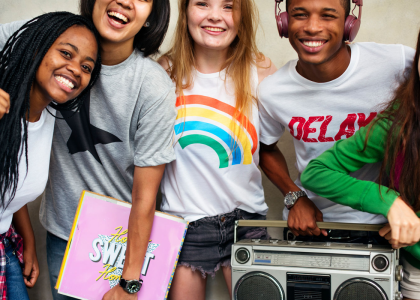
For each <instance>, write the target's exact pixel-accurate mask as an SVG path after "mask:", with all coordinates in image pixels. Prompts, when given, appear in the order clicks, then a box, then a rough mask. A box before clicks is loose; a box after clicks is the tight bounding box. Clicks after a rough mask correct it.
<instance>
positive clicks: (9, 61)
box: [0, 12, 101, 213]
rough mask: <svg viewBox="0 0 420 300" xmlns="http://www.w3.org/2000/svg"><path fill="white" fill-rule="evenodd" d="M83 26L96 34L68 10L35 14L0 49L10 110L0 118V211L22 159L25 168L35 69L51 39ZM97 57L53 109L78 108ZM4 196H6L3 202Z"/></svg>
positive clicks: (0, 81) (1, 82) (0, 76)
mask: <svg viewBox="0 0 420 300" xmlns="http://www.w3.org/2000/svg"><path fill="white" fill-rule="evenodd" d="M74 25H76V26H83V27H85V28H87V29H89V30H90V31H91V32H93V34H94V35H95V37H96V41H97V43H98V49H99V34H98V32H97V31H96V29H95V27H94V26H93V24H92V23H91V22H90V21H89V20H87V19H86V18H84V17H82V16H79V15H75V14H72V13H69V12H54V13H48V14H44V15H41V16H39V17H36V18H34V19H32V20H30V21H28V22H27V23H25V24H24V25H23V26H22V27H21V28H20V29H19V30H17V31H16V32H15V33H14V34H13V35H12V36H11V37H10V38H9V39H8V41H7V43H6V45H5V46H4V48H3V50H2V51H1V52H0V89H2V90H4V91H5V92H7V93H8V94H9V96H10V110H9V113H8V114H5V115H4V116H3V118H2V119H1V120H0V145H1V146H0V204H1V207H2V209H1V211H2V213H3V212H4V210H5V209H6V208H7V206H8V205H9V203H10V201H12V200H13V198H14V196H15V195H16V189H17V184H18V179H19V163H20V160H21V158H22V155H25V158H26V171H27V170H28V145H27V141H28V124H27V122H26V117H27V116H28V114H29V105H30V101H29V100H30V99H29V98H30V91H31V87H32V84H33V82H34V80H35V76H36V72H37V70H38V68H39V65H40V64H41V62H42V60H43V58H44V56H45V54H46V53H47V52H48V50H49V49H50V47H51V46H52V44H53V43H54V42H55V40H56V39H57V38H58V37H59V36H60V35H61V34H62V33H63V32H64V31H66V30H67V29H68V28H70V27H72V26H74ZM100 69H101V59H100V55H99V51H98V58H97V60H96V63H95V67H94V69H93V72H92V75H91V79H90V82H89V85H88V86H87V88H86V89H85V90H84V91H83V92H82V93H81V94H80V95H79V96H78V97H77V98H76V99H73V100H70V101H68V102H66V103H64V104H57V103H54V102H51V103H50V106H51V107H53V108H55V109H57V110H78V109H79V108H80V107H81V105H82V100H81V99H83V96H84V95H85V94H86V93H87V92H88V91H89V89H90V88H91V87H92V86H93V84H94V83H95V81H96V79H97V78H98V76H99V72H100ZM6 196H10V198H9V200H8V201H7V203H6Z"/></svg>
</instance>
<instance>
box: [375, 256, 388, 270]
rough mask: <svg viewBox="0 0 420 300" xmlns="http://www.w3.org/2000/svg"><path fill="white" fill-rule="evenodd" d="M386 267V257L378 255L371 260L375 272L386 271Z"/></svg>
mask: <svg viewBox="0 0 420 300" xmlns="http://www.w3.org/2000/svg"><path fill="white" fill-rule="evenodd" d="M388 266H389V260H388V257H386V256H385V255H382V254H378V255H376V256H375V257H374V258H373V259H372V267H373V269H375V271H377V272H383V271H385V270H386V269H388Z"/></svg>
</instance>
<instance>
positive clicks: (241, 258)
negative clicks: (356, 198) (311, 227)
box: [231, 220, 402, 300]
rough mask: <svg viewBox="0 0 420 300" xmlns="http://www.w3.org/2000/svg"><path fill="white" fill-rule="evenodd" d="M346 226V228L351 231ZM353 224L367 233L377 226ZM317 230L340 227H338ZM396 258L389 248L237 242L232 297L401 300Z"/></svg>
mask: <svg viewBox="0 0 420 300" xmlns="http://www.w3.org/2000/svg"><path fill="white" fill-rule="evenodd" d="M349 225H350V224H346V225H344V226H345V228H346V229H349ZM351 225H355V226H353V228H357V229H355V230H368V231H376V230H378V228H380V227H381V226H378V225H356V224H351ZM237 226H253V227H284V226H287V223H286V222H285V221H248V220H240V221H237ZM318 226H319V227H320V228H322V229H326V228H330V229H343V224H340V223H318ZM235 242H236V229H235ZM398 256H399V252H398V251H397V250H393V249H392V248H391V247H388V246H375V245H371V244H346V243H337V242H325V243H316V242H299V241H282V240H258V239H255V240H241V241H238V242H236V243H235V244H234V245H233V246H232V261H231V262H232V299H234V300H301V299H302V300H303V299H313V300H394V299H396V300H400V299H402V295H401V293H400V292H399V291H398V281H400V280H401V279H402V267H401V266H400V265H399V263H398V259H399V257H398Z"/></svg>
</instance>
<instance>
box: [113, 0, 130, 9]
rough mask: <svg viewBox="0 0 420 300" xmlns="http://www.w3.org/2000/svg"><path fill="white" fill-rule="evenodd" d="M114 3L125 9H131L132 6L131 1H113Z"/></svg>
mask: <svg viewBox="0 0 420 300" xmlns="http://www.w3.org/2000/svg"><path fill="white" fill-rule="evenodd" d="M115 2H116V3H117V4H119V5H121V6H122V7H123V8H126V9H132V6H133V2H132V0H115Z"/></svg>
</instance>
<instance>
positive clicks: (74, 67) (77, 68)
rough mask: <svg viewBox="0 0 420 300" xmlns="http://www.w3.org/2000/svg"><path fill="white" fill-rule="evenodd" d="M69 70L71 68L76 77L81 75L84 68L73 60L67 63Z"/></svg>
mask: <svg viewBox="0 0 420 300" xmlns="http://www.w3.org/2000/svg"><path fill="white" fill-rule="evenodd" d="M67 70H69V71H70V72H71V73H73V75H74V76H75V77H80V75H81V73H82V68H81V66H80V63H78V62H75V61H72V62H70V63H69V64H68V65H67Z"/></svg>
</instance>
